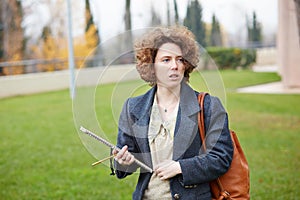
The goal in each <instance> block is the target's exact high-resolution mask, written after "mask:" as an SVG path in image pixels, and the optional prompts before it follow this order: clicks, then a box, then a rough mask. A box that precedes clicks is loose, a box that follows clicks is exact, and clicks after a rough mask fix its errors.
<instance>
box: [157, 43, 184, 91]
mask: <svg viewBox="0 0 300 200" xmlns="http://www.w3.org/2000/svg"><path fill="white" fill-rule="evenodd" d="M184 70H185V67H184V62H183V57H182V51H181V49H180V47H179V46H178V45H176V44H174V43H165V44H163V45H162V46H161V47H160V48H159V49H158V51H157V54H156V57H155V63H154V71H155V75H156V82H157V85H158V86H163V87H167V88H174V87H177V86H179V85H180V83H181V81H182V79H183V76H184Z"/></svg>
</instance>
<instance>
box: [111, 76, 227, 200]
mask: <svg viewBox="0 0 300 200" xmlns="http://www.w3.org/2000/svg"><path fill="white" fill-rule="evenodd" d="M156 89H157V88H156V87H153V88H151V89H150V90H149V91H148V92H146V93H145V94H143V95H141V96H138V97H132V98H129V99H127V101H126V102H125V104H124V106H123V110H122V112H121V115H120V119H119V133H118V139H117V146H118V147H119V148H121V147H123V146H124V145H128V150H129V151H130V152H131V153H132V154H133V155H134V156H135V157H136V158H137V159H139V160H141V161H142V162H144V163H145V164H147V165H148V166H150V167H151V168H152V167H153V166H152V162H151V153H150V147H149V143H148V137H147V134H148V126H149V121H150V115H151V108H152V104H153V99H154V96H155V92H156ZM197 95H198V92H196V91H194V90H193V89H192V88H191V87H190V86H189V85H188V84H187V83H185V82H182V84H181V92H180V102H179V108H178V114H177V120H176V126H175V133H174V143H173V160H175V161H178V162H179V163H180V166H181V169H182V174H179V175H177V176H175V177H173V178H171V179H170V180H169V181H170V189H171V195H172V198H173V199H186V200H194V199H195V200H196V199H201V200H206V199H207V200H208V199H211V194H210V187H209V181H211V180H214V179H216V178H217V177H219V176H221V175H222V174H224V173H225V172H226V171H227V170H228V169H229V167H230V164H231V160H232V155H233V146H232V141H231V138H230V134H229V129H228V117H227V113H226V111H225V109H224V108H223V106H222V104H221V102H220V101H219V99H218V98H217V97H213V96H210V95H206V97H205V100H204V116H205V120H204V121H205V129H206V139H205V140H206V141H205V142H206V148H207V150H206V152H203V150H202V149H201V143H202V141H201V139H200V136H199V129H198V122H197V115H198V112H199V111H200V106H199V104H198V100H197ZM115 165H116V166H115V167H116V174H117V177H118V178H125V177H126V176H127V175H130V174H132V173H133V172H135V171H136V170H137V168H138V166H137V165H135V164H133V165H131V166H129V167H124V166H121V165H119V164H118V163H117V162H115ZM150 178H151V173H149V172H146V171H145V170H144V169H142V168H141V169H140V175H139V179H138V183H137V185H136V189H135V191H134V193H133V196H132V199H134V200H140V199H142V197H143V194H144V191H145V189H147V186H148V183H149V180H150Z"/></svg>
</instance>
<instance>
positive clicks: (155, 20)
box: [151, 4, 161, 26]
mask: <svg viewBox="0 0 300 200" xmlns="http://www.w3.org/2000/svg"><path fill="white" fill-rule="evenodd" d="M158 25H161V19H160V17H159V14H158V13H157V12H156V11H155V9H154V7H153V4H151V26H158Z"/></svg>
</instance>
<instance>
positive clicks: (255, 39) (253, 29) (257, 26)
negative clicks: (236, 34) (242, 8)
mask: <svg viewBox="0 0 300 200" xmlns="http://www.w3.org/2000/svg"><path fill="white" fill-rule="evenodd" d="M247 30H248V42H250V44H251V46H257V45H258V44H259V43H260V42H261V41H262V33H261V32H262V27H261V23H260V22H258V21H257V18H256V13H255V12H253V15H252V23H251V22H249V21H248V20H247Z"/></svg>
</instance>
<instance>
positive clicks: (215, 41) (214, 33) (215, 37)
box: [210, 14, 222, 46]
mask: <svg viewBox="0 0 300 200" xmlns="http://www.w3.org/2000/svg"><path fill="white" fill-rule="evenodd" d="M211 26H212V27H211V33H210V45H211V46H222V34H221V30H220V23H219V21H218V20H217V18H216V16H215V14H213V16H212V25H211Z"/></svg>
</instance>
